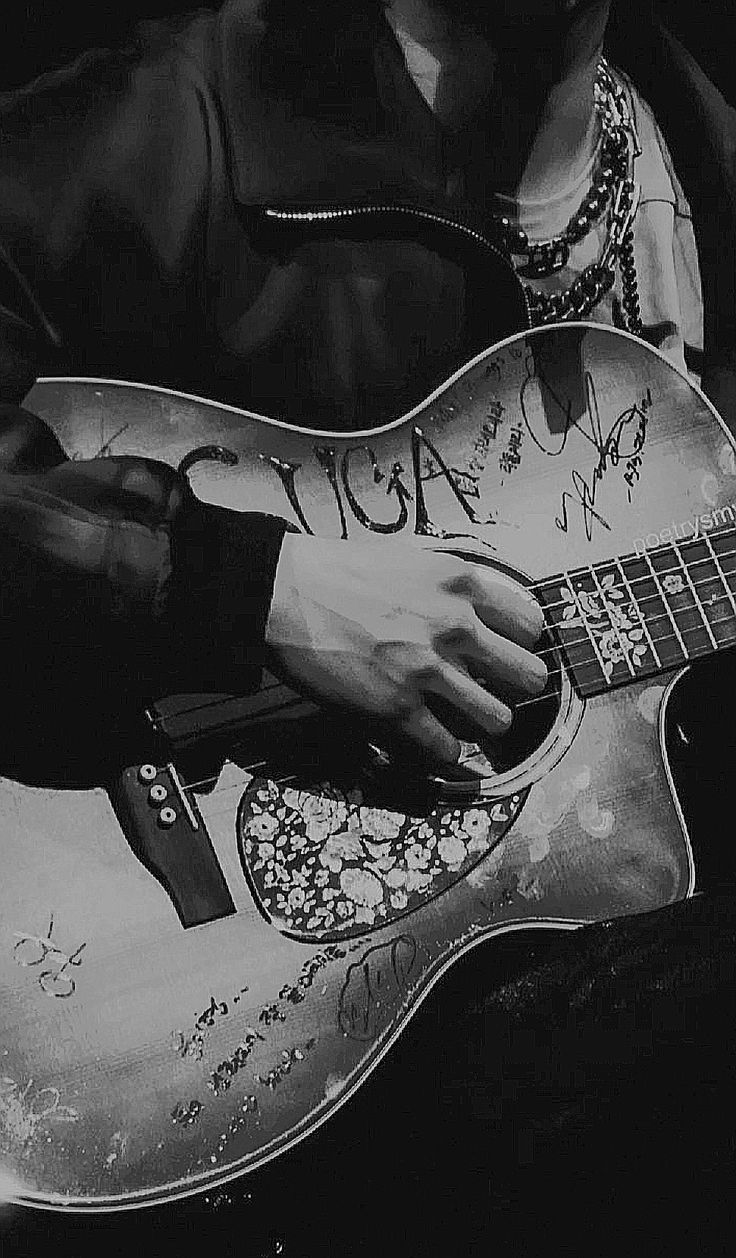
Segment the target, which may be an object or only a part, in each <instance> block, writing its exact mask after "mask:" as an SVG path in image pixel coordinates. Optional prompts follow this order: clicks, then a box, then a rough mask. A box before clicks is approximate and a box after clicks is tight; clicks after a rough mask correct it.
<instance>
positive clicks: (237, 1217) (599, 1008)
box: [0, 0, 736, 1258]
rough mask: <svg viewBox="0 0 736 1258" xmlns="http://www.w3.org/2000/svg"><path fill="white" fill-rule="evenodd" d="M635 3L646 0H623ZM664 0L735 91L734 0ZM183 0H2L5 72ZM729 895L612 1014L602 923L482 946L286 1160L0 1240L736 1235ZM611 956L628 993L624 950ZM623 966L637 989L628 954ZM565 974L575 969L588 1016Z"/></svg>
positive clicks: (610, 1243)
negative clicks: (588, 934) (674, 996)
mask: <svg viewBox="0 0 736 1258" xmlns="http://www.w3.org/2000/svg"><path fill="white" fill-rule="evenodd" d="M494 2H495V0H489V3H494ZM623 3H625V4H626V5H628V6H629V8H630V9H631V10H632V11H633V12H634V13H636V6H635V5H632V4H630V2H629V0H623ZM202 7H208V6H202ZM209 7H216V6H209ZM661 7H662V8H663V9H664V10H665V11H666V13H667V18H668V22H669V25H670V26H671V27H672V28H673V29H674V31H675V33H676V34H678V35H679V37H680V38H681V39H682V40H683V42H684V43H685V44H686V45H687V47H688V48H690V50H691V51H692V52H693V53H694V55H695V56H696V57H697V58H698V59H699V60H700V61H701V63H702V64H703V65H704V67H705V69H706V70H707V72H708V73H709V74H710V76H711V77H712V78H713V79H714V80H715V81H716V82H717V83H718V84H719V86H720V87H721V89H722V90H723V91H724V92H725V94H726V95H728V96H730V97H731V98H732V99H733V98H734V90H733V85H732V63H733V56H734V53H733V35H734V32H735V30H736V22H735V21H734V15H733V0H715V2H714V0H711V2H710V3H708V4H707V5H706V4H703V3H700V4H688V5H683V4H664V5H663V6H661ZM181 10H182V6H181V5H180V4H175V3H171V2H170V3H163V0H159V2H158V3H156V0H150V2H149V3H145V2H144V0H139V2H138V3H136V4H124V3H116V4H108V3H99V2H98V3H88V2H84V3H83V2H82V0H72V2H68V0H67V2H64V3H57V4H55V5H45V4H44V5H42V4H40V3H39V4H33V5H29V4H21V3H18V0H5V4H4V8H3V13H2V17H1V18H0V23H2V33H1V34H0V43H1V45H2V47H1V48H0V88H2V87H4V88H6V89H8V88H12V87H13V86H16V85H19V84H22V83H25V82H27V81H28V80H29V79H31V78H32V77H34V75H36V74H37V73H40V72H42V71H43V70H44V69H52V68H54V67H55V66H59V65H63V64H65V63H66V62H67V61H69V60H70V59H71V58H73V57H74V56H75V55H76V54H77V53H79V52H81V51H83V50H84V49H85V48H89V47H92V46H95V45H97V46H107V45H109V44H110V43H112V42H115V41H116V40H119V39H123V38H124V36H125V33H126V30H127V29H128V28H129V26H130V24H131V23H132V22H133V21H135V20H136V19H137V18H139V17H157V16H163V15H166V14H169V13H175V12H179V11H181ZM722 694H723V686H722V684H721V683H720V682H719V680H718V678H717V677H716V676H715V675H711V676H710V677H709V678H705V679H704V680H701V681H699V683H698V685H697V686H695V687H693V688H692V695H693V696H696V697H697V705H698V709H699V711H700V712H701V714H703V715H702V721H703V722H705V723H704V724H703V726H702V730H701V733H702V738H703V742H702V745H703V747H704V748H705V757H704V760H703V761H701V762H700V767H699V768H698V769H697V770H696V768H695V765H694V764H693V765H692V766H691V767H690V770H689V773H690V776H691V777H692V779H693V780H695V779H696V775H697V785H698V791H699V792H700V795H699V798H706V799H707V798H708V797H710V798H711V800H712V799H713V798H720V799H721V801H722V802H723V801H725V802H726V803H727V804H729V803H730V799H729V793H728V787H729V785H730V782H731V780H732V777H733V770H732V758H733V741H734V740H733V737H732V736H731V735H730V734H729V735H728V736H727V737H725V738H724V736H723V733H722V728H721V727H720V726H718V725H714V718H713V713H714V712H717V711H718V709H719V705H720V703H721V702H722ZM711 807H712V803H711ZM721 824H722V831H721V837H722V841H723V842H724V843H729V844H730V843H731V842H732V840H731V839H730V837H729V834H730V832H731V831H732V830H733V825H732V823H730V812H726V813H725V814H723V815H722V822H721ZM730 903H731V898H730V897H729V898H728V899H727V900H726V901H725V905H726V907H724V902H722V901H719V900H718V899H717V898H716V899H715V900H713V901H711V902H710V903H709V905H708V906H706V907H701V908H699V910H698V913H697V914H696V915H695V918H694V919H693V918H692V916H691V918H690V919H689V920H688V924H687V925H686V926H683V922H682V921H680V920H679V919H678V918H677V917H675V918H674V919H672V920H670V919H665V920H663V919H661V918H660V919H658V921H657V922H656V923H654V924H653V926H652V939H653V940H657V941H659V940H661V939H662V938H663V937H666V936H668V935H669V936H670V938H671V939H675V940H676V941H678V942H676V944H675V949H676V950H677V949H678V948H680V949H681V950H682V958H681V961H680V962H677V960H675V962H674V963H673V959H672V952H671V951H670V953H669V954H668V956H667V958H666V960H663V959H662V955H661V954H660V953H659V952H658V951H657V947H658V944H657V943H651V944H650V945H649V952H647V945H646V944H642V941H641V939H637V941H636V942H635V943H634V942H632V946H631V953H630V956H631V966H632V969H631V973H632V980H631V981H632V984H633V983H634V979H633V974H634V972H635V969H636V966H639V967H641V964H642V962H643V964H644V965H645V966H648V971H649V973H650V975H655V977H656V975H657V973H658V972H660V971H661V977H660V978H659V979H657V980H656V982H655V983H654V987H655V988H656V987H657V983H659V988H658V989H657V990H658V991H661V992H663V993H664V994H663V995H662V996H661V998H660V996H654V997H652V996H651V994H650V995H649V996H647V998H646V999H645V1000H643V1001H641V1002H638V1003H637V999H634V1000H633V1004H632V1001H631V1000H630V999H629V1001H628V1003H627V1002H626V1001H624V1005H623V1007H622V1008H619V1009H618V1010H617V1009H616V1008H615V1007H614V1006H615V1002H614V1005H612V1003H611V1000H610V998H609V999H605V997H606V986H605V984H606V978H605V973H604V971H605V963H606V958H605V954H604V952H602V951H601V949H600V947H598V944H597V943H596V939H595V938H594V940H593V949H592V951H593V953H594V954H595V955H596V957H597V960H596V964H595V966H593V967H592V966H591V962H590V956H589V955H587V954H586V953H585V948H586V947H590V945H589V944H584V943H583V942H582V940H581V939H580V938H578V937H577V934H576V937H571V936H567V937H566V938H564V939H562V940H561V941H560V942H558V941H557V939H556V938H553V937H545V938H539V937H532V936H529V937H526V936H522V937H519V938H516V939H507V940H502V941H499V942H497V943H494V944H492V945H487V946H485V947H482V948H478V949H476V950H475V952H474V953H472V954H471V955H470V956H469V957H467V958H464V959H463V960H462V961H461V962H460V963H458V964H457V965H456V966H455V967H454V968H453V970H452V971H451V972H450V974H449V975H448V976H447V977H446V978H445V979H444V980H443V982H442V984H441V985H440V986H439V988H436V989H435V991H434V992H433V994H432V996H431V997H430V998H429V1000H427V1001H426V1002H425V1004H424V1005H423V1006H422V1007H421V1009H420V1010H419V1011H418V1013H417V1014H416V1015H415V1017H414V1019H413V1020H412V1022H411V1023H410V1025H409V1026H408V1028H407V1029H406V1030H405V1032H404V1034H403V1035H402V1037H401V1038H400V1040H399V1042H398V1043H397V1044H396V1046H395V1047H394V1049H393V1050H392V1052H391V1054H390V1057H389V1059H388V1060H387V1061H386V1062H384V1063H383V1064H382V1065H381V1066H380V1067H379V1068H378V1070H377V1071H376V1072H375V1073H374V1075H373V1076H372V1077H371V1079H369V1080H368V1082H367V1083H366V1084H365V1085H364V1086H363V1087H362V1088H361V1089H360V1091H359V1092H358V1094H357V1095H356V1096H355V1097H354V1098H353V1100H352V1101H351V1102H350V1103H349V1104H348V1105H347V1106H345V1107H343V1109H342V1110H341V1111H340V1112H339V1113H338V1115H337V1116H336V1117H335V1118H334V1119H333V1120H331V1121H330V1122H329V1123H328V1124H327V1125H326V1126H325V1127H323V1128H321V1129H320V1131H319V1132H318V1133H316V1134H315V1135H314V1136H313V1137H311V1138H309V1139H308V1140H307V1141H305V1142H303V1143H302V1144H301V1145H300V1146H298V1148H297V1149H295V1150H294V1151H293V1152H292V1153H291V1154H290V1155H288V1157H286V1158H281V1159H278V1160H277V1162H276V1163H274V1164H272V1165H271V1166H269V1167H268V1168H266V1169H265V1170H263V1171H262V1172H258V1173H255V1174H253V1175H250V1176H247V1177H245V1178H244V1179H242V1180H240V1181H238V1182H236V1183H234V1184H231V1185H229V1186H227V1187H226V1188H224V1189H222V1190H220V1191H219V1192H217V1191H216V1192H211V1193H209V1194H208V1195H207V1196H200V1197H197V1198H195V1199H191V1200H187V1201H184V1202H180V1203H176V1204H173V1205H169V1206H163V1207H156V1208H153V1209H148V1210H145V1211H141V1212H130V1213H121V1214H115V1215H95V1216H90V1217H80V1216H60V1215H57V1214H52V1213H48V1212H37V1211H25V1210H20V1209H18V1208H15V1207H8V1206H0V1253H2V1254H3V1255H5V1254H7V1255H10V1254H13V1255H15V1254H17V1255H23V1256H24V1258H25V1256H27V1258H36V1255H41V1254H44V1255H45V1254H47V1253H49V1254H52V1253H53V1254H69V1255H72V1254H74V1255H81V1256H83V1258H86V1256H87V1255H90V1256H91V1255H95V1256H96V1255H100V1256H101V1258H105V1255H107V1254H114V1255H117V1254H128V1253H129V1252H131V1251H136V1250H137V1252H138V1253H140V1254H142V1255H144V1256H146V1258H147V1256H148V1255H156V1256H158V1255H161V1256H162V1258H173V1255H178V1254H179V1253H182V1254H183V1253H184V1252H192V1253H200V1252H202V1251H205V1250H207V1251H208V1252H209V1253H211V1254H225V1255H230V1254H237V1255H241V1254H242V1255H243V1258H271V1256H272V1255H273V1256H276V1255H285V1258H321V1256H322V1255H329V1256H332V1255H345V1256H346V1258H351V1256H352V1255H354V1254H355V1255H359V1254H361V1255H362V1254H375V1255H387V1256H392V1255H397V1256H398V1255H401V1256H402V1258H403V1256H406V1258H414V1256H415V1255H416V1256H417V1258H418V1256H419V1255H422V1256H423V1255H432V1256H433V1255H441V1256H443V1258H444V1256H445V1255H447V1256H448V1258H450V1256H452V1255H456V1254H457V1255H464V1254H476V1253H477V1254H484V1255H485V1254H489V1255H490V1254H493V1253H496V1252H499V1251H503V1252H504V1254H509V1255H514V1256H515V1255H517V1254H519V1255H521V1254H527V1253H532V1254H535V1253H538V1252H542V1250H543V1249H544V1251H545V1252H546V1251H548V1250H549V1249H550V1248H552V1249H556V1248H558V1247H559V1248H560V1250H561V1251H563V1252H567V1253H568V1254H573V1255H574V1254H576V1253H579V1252H582V1247H583V1245H585V1246H586V1248H588V1247H590V1249H591V1250H592V1252H594V1253H595V1254H603V1253H609V1252H613V1251H614V1250H615V1249H619V1248H620V1250H621V1251H622V1253H623V1252H627V1253H634V1254H637V1253H640V1252H641V1253H643V1252H647V1253H649V1252H663V1251H664V1250H665V1249H667V1248H670V1247H675V1246H676V1247H677V1250H678V1252H679V1251H680V1250H682V1249H684V1248H688V1249H692V1250H693V1251H694V1252H696V1253H698V1254H703V1253H708V1254H711V1253H713V1254H719V1253H726V1252H728V1253H730V1252H732V1250H733V1244H734V1242H733V1224H734V1215H735V1214H736V1209H735V1207H736V1158H735V1156H734V1149H735V1138H734V1122H735V1121H736V1120H735V1119H734V1114H736V1104H735V1102H736V1065H733V1066H732V1061H733V1053H734V1049H733V1048H732V1046H733V1045H734V1044H736V1016H735V1015H734V1009H733V1005H734V1004H736V1001H734V993H736V963H735V961H734V957H736V925H734V924H733V916H734V915H733V911H732V910H731V908H730ZM683 930H685V936H686V937H685V943H683ZM598 942H600V941H598ZM688 949H689V951H688ZM693 952H694V953H696V954H697V955H698V956H699V958H700V962H701V968H700V969H699V970H698V971H697V973H695V972H690V971H689V969H688V967H689V966H690V964H691V963H690V961H689V960H688V957H689V956H690V955H692V954H693ZM535 960H536V961H538V962H539V964H540V965H542V966H543V967H544V972H545V974H546V986H545V996H544V999H543V1000H542V1001H540V1003H539V1005H538V1006H537V1007H536V1008H535V1010H534V1013H533V1016H530V1015H529V1013H528V1011H527V1012H526V1013H524V1012H521V1013H519V1014H518V1016H516V1017H515V1018H510V1017H509V1016H508V1014H507V1011H506V1010H504V1009H503V1008H499V1007H497V1006H493V1007H491V1008H490V1009H489V1008H488V1005H487V1000H486V994H487V993H488V992H490V991H492V990H494V988H496V987H497V985H498V984H499V983H500V982H502V981H503V980H507V981H508V980H509V978H513V976H514V975H515V974H517V973H521V972H522V971H523V970H524V969H525V968H526V967H527V966H528V965H530V964H531V963H533V962H534V961H535ZM673 964H674V970H675V971H677V974H678V979H679V982H680V984H681V985H682V983H683V981H684V984H685V993H686V994H685V996H684V997H683V998H681V999H678V1000H677V1001H675V1002H672V1001H668V999H667V987H668V984H669V983H670V981H671V979H672V975H673ZM618 966H619V988H618V990H619V992H620V990H621V988H620V982H621V973H622V969H621V963H620V959H619V961H618ZM658 967H659V968H658ZM639 972H641V969H639ZM623 973H624V985H625V982H626V978H625V965H624V967H623ZM555 974H561V975H565V976H567V977H566V979H565V982H564V985H563V984H562V983H561V984H560V985H559V986H556V983H555V980H554V975H555ZM571 974H572V975H576V974H577V975H578V978H577V979H575V982H574V984H573V987H575V988H576V990H577V992H578V994H579V995H580V1000H579V1002H578V1006H577V1012H574V1011H571V1004H570V985H569V976H570V975H571ZM580 975H582V976H583V977H582V978H580V977H579V976H580ZM550 976H552V977H550ZM683 976H684V977H683ZM586 984H587V987H586ZM591 984H592V986H593V987H594V988H595V987H596V984H597V990H599V991H600V992H602V994H603V995H602V999H601V1001H600V1003H599V1005H596V1002H595V1001H591V1000H590V999H589V998H588V997H586V994H585V993H586V991H588V990H589V989H590V988H591ZM609 996H610V993H609ZM632 1010H633V1012H632Z"/></svg>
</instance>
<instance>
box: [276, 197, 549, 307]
mask: <svg viewBox="0 0 736 1258" xmlns="http://www.w3.org/2000/svg"><path fill="white" fill-rule="evenodd" d="M263 213H264V216H265V217H266V218H267V219H269V220H270V221H271V222H275V223H280V224H282V225H288V224H292V225H294V226H301V227H307V228H308V227H309V226H310V224H314V225H315V226H319V225H320V224H325V223H331V222H340V221H342V222H345V221H346V220H350V219H361V218H372V217H380V216H384V217H385V216H387V215H397V216H399V217H402V218H407V219H416V220H418V221H419V222H422V223H427V224H429V225H430V226H432V227H439V228H442V229H443V230H446V231H449V232H453V233H455V235H457V236H461V237H463V238H464V239H465V240H467V241H469V242H470V243H472V244H473V245H475V246H476V247H477V248H480V249H483V250H485V251H486V252H487V253H492V254H493V255H494V257H495V258H497V259H498V260H499V261H500V262H502V263H503V264H504V266H505V267H507V269H508V270H509V271H511V273H512V275H513V276H514V279H517V276H516V271H515V270H514V265H513V263H512V262H511V260H510V258H509V257H508V254H506V253H504V252H503V250H501V249H499V247H498V245H495V244H494V243H493V241H492V240H489V239H488V237H487V236H484V235H483V233H482V232H479V231H476V230H475V228H474V227H468V226H467V225H466V224H465V223H458V222H457V221H456V220H455V219H452V218H447V217H446V216H445V215H444V214H435V213H434V212H433V211H432V210H420V209H418V208H416V207H415V206H412V205H400V204H398V205H393V204H390V203H386V204H383V205H345V206H339V207H338V206H334V207H331V206H326V207H324V208H322V209H311V210H285V209H273V208H269V207H266V208H265V210H264V211H263ZM517 282H518V280H517ZM519 288H520V290H521V294H522V299H523V302H524V309H525V311H526V320H527V328H528V329H531V328H532V327H533V326H534V321H533V319H532V313H531V307H530V304H529V296H528V294H527V291H526V288H525V286H524V285H523V284H521V283H520V284H519Z"/></svg>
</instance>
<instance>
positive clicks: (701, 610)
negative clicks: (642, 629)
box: [536, 573, 733, 658]
mask: <svg viewBox="0 0 736 1258" xmlns="http://www.w3.org/2000/svg"><path fill="white" fill-rule="evenodd" d="M660 575H664V574H663V573H657V576H660ZM678 575H679V574H678ZM731 575H733V574H731ZM642 580H649V581H652V582H654V577H651V576H650V577H647V578H642ZM716 580H717V581H718V584H719V585H721V586H723V585H724V582H723V581H722V580H721V578H720V577H705V578H704V579H703V580H702V581H693V582H691V585H692V590H693V592H695V591H696V590H697V589H698V588H700V587H702V586H704V585H706V584H708V583H709V582H711V581H716ZM617 588H620V587H617ZM688 592H689V591H688V590H687V587H686V586H684V585H683V589H682V590H678V591H676V593H678V594H683V593H688ZM583 593H588V594H589V597H590V598H597V597H598V595H597V592H596V591H593V592H590V591H583ZM667 593H668V591H662V592H659V591H655V593H654V594H646V595H644V596H643V597H642V598H635V599H633V600H630V601H632V602H633V603H634V605H635V606H636V607H637V608H641V607H643V606H644V604H645V603H651V602H653V601H654V600H655V599H658V600H659V601H660V603H662V604H663V606H664V607H665V609H668V608H669V610H665V611H664V612H658V613H657V614H656V615H654V616H649V615H648V614H647V615H646V623H647V624H648V625H649V624H651V623H652V622H653V621H655V620H662V619H667V618H668V617H669V616H670V614H672V615H675V616H681V615H682V613H683V612H697V613H698V615H699V616H700V617H701V620H702V621H703V624H702V625H691V626H686V627H685V631H686V632H688V633H690V632H692V630H693V629H698V630H700V629H703V630H704V631H705V632H706V633H707V629H706V628H705V626H706V624H708V623H713V622H712V621H709V617H708V616H706V614H705V608H708V607H714V606H715V604H716V603H722V602H727V603H732V601H733V600H732V596H731V595H732V592H731V591H728V592H727V593H724V594H717V595H716V596H715V597H713V598H711V599H709V600H708V602H704V601H703V600H701V599H700V598H699V597H698V596H697V595H695V598H694V600H693V602H692V604H691V605H690V606H688V607H677V608H672V607H670V606H669V600H668V599H667V597H666V594H667ZM622 601H626V600H625V598H624V600H622ZM555 606H557V607H565V608H568V607H569V608H572V607H573V604H572V603H569V602H560V603H557V604H555ZM549 610H550V607H549V605H548V606H546V607H544V608H543V611H549ZM604 610H607V609H604ZM601 614H603V613H601ZM580 616H581V618H582V619H585V613H584V612H583V611H582V608H581V609H580ZM609 620H610V616H609ZM571 622H572V623H573V624H574V623H575V622H574V620H573V617H570V618H569V619H568V620H558V621H553V622H552V623H551V624H550V625H549V626H548V627H549V628H551V629H557V630H560V629H564V628H565V627H566V625H568V624H570V623H571ZM632 627H633V628H638V624H636V625H634V626H632ZM611 628H612V629H613V630H615V629H616V626H615V625H614V624H613V622H612V621H611ZM624 632H625V631H624ZM584 642H587V638H585V637H583V638H572V639H567V640H566V641H565V643H564V645H565V646H567V647H573V646H581V645H582V644H583V643H584ZM555 650H556V648H555V647H544V648H543V649H542V650H541V651H537V652H536V654H537V655H538V656H539V657H540V658H541V657H542V656H544V655H551V654H553V653H554V651H555Z"/></svg>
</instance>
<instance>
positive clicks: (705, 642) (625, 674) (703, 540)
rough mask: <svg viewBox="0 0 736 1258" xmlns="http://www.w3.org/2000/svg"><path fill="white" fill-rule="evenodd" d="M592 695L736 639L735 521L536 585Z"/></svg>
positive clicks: (578, 682)
mask: <svg viewBox="0 0 736 1258" xmlns="http://www.w3.org/2000/svg"><path fill="white" fill-rule="evenodd" d="M535 590H536V593H537V596H538V598H539V601H540V603H541V604H542V606H543V607H544V610H545V619H546V621H547V624H548V625H549V627H550V629H551V630H552V632H553V635H554V637H555V641H556V643H557V645H558V647H559V650H560V653H561V655H562V656H563V658H564V661H565V663H566V665H567V670H568V672H569V673H570V675H571V678H572V681H573V683H574V685H575V686H576V688H577V689H578V691H579V693H580V694H581V695H582V697H583V698H589V697H592V696H593V695H597V694H603V693H605V692H606V691H607V690H611V689H613V688H614V687H617V686H621V685H625V684H626V683H627V682H630V681H637V680H640V679H642V680H643V679H645V678H647V677H653V676H656V675H657V674H659V673H663V672H668V671H670V670H671V669H676V668H681V667H682V665H683V664H687V663H688V661H689V660H693V659H698V658H699V657H701V656H705V655H711V654H712V653H713V652H714V651H718V650H720V649H721V648H724V647H730V646H736V529H733V528H728V529H723V530H721V531H718V532H715V531H711V532H710V533H707V534H706V533H704V534H703V535H702V536H699V537H691V538H687V539H686V540H684V541H680V542H679V543H673V544H672V545H661V546H657V547H656V548H655V549H653V550H651V551H645V552H643V553H642V554H636V555H626V556H622V557H614V558H613V559H611V560H609V561H606V562H603V563H596V564H589V565H588V566H583V567H580V568H575V569H573V570H572V571H570V572H563V573H561V574H559V575H558V576H556V577H550V578H549V579H548V580H546V581H543V582H541V583H540V584H539V585H537V586H535Z"/></svg>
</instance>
